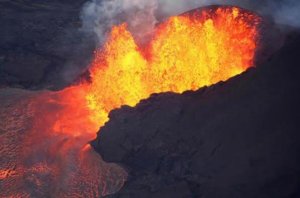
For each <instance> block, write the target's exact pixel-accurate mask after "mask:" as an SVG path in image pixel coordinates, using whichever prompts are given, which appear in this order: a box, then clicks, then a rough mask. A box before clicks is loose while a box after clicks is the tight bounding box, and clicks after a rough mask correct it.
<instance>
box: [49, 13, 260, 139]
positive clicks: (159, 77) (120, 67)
mask: <svg viewBox="0 0 300 198" xmlns="http://www.w3.org/2000/svg"><path fill="white" fill-rule="evenodd" d="M259 21H260V19H259V17H257V16H255V15H254V14H251V13H249V12H245V11H242V10H241V9H239V8H236V7H220V8H217V9H214V8H207V9H205V10H196V11H194V12H193V13H188V14H184V15H182V16H176V17H171V18H169V19H168V20H167V21H165V22H164V23H162V24H160V25H159V26H158V27H157V28H156V30H155V32H154V33H153V37H152V39H151V41H150V42H149V43H148V44H146V46H138V44H137V42H136V41H135V39H134V37H133V35H132V34H131V33H130V32H129V31H128V29H127V25H126V24H122V25H119V26H115V27H113V28H112V31H111V34H110V36H109V38H108V40H107V42H106V43H105V45H104V47H103V49H101V50H98V51H97V52H96V54H95V59H94V61H93V63H92V66H91V69H90V72H91V77H92V83H90V84H88V83H86V84H82V85H79V86H76V87H72V88H69V89H66V90H64V91H62V92H61V97H62V98H61V100H60V101H62V102H61V103H62V109H61V111H60V112H59V113H58V114H57V122H56V123H55V125H54V130H55V131H60V132H63V133H72V134H75V135H79V134H82V133H93V134H94V133H95V131H97V130H98V129H99V127H101V126H103V125H104V124H105V122H107V121H108V119H109V118H108V114H109V112H110V111H111V110H113V109H116V108H119V107H121V106H122V105H129V106H135V105H136V104H137V103H138V102H139V101H140V100H141V99H146V98H148V97H149V96H150V95H151V94H153V93H162V92H169V91H170V92H175V93H182V92H184V91H187V90H197V89H199V88H201V87H203V86H209V85H212V84H215V83H217V82H219V81H225V80H227V79H229V78H231V77H233V76H236V75H238V74H240V73H242V72H244V71H245V70H246V69H247V68H249V67H251V66H252V65H253V63H254V57H255V52H256V47H257V40H258V39H257V38H258V24H259Z"/></svg>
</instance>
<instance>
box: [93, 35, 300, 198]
mask: <svg viewBox="0 0 300 198" xmlns="http://www.w3.org/2000/svg"><path fill="white" fill-rule="evenodd" d="M288 40H289V41H288V42H287V43H286V44H285V46H284V47H283V48H282V49H281V50H280V51H279V52H277V53H276V54H274V55H273V56H272V57H271V58H270V60H269V61H268V62H266V63H265V64H262V65H261V66H258V67H257V68H255V69H251V70H249V71H247V72H246V73H244V74H242V75H240V76H238V77H235V78H233V79H231V80H229V81H227V82H225V83H219V84H217V85H215V86H212V87H209V88H203V89H200V90H199V91H196V92H186V93H184V94H182V95H178V94H172V93H166V94H159V95H153V96H152V97H151V98H150V99H148V100H144V101H142V102H141V103H140V104H138V105H137V106H136V107H135V108H130V107H123V108H121V109H119V110H116V111H113V112H112V113H111V114H110V121H109V122H108V123H107V124H106V126H105V127H103V128H102V129H101V133H99V134H98V138H97V139H96V140H95V141H94V142H92V145H93V146H94V148H95V149H96V150H97V151H98V152H99V153H100V154H101V155H102V156H103V158H104V159H105V160H106V161H109V162H117V163H120V164H122V165H123V166H124V167H126V168H127V169H128V171H129V174H130V177H129V180H128V181H127V183H126V184H125V186H124V187H123V189H122V190H121V191H120V192H119V193H117V194H116V195H112V196H111V197H118V198H125V197H130V198H135V197H136V198H141V197H143V198H147V197H155V198H158V197H162V198H166V197H172V198H177V197H178V198H185V197H206V198H234V197H242V198H253V197H255V198H283V197H285V198H296V197H300V191H299V187H300V155H299V152H300V134H299V132H300V127H299V110H300V108H299V107H300V104H299V101H300V97H299V96H300V95H299V90H300V82H299V81H300V78H299V75H300V36H299V34H298V33H297V34H294V35H292V36H291V38H289V39H288Z"/></svg>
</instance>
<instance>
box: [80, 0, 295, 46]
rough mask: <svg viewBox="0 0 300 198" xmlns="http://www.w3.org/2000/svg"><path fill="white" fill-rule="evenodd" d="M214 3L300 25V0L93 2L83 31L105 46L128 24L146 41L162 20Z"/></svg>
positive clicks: (85, 12) (85, 15)
mask: <svg viewBox="0 0 300 198" xmlns="http://www.w3.org/2000/svg"><path fill="white" fill-rule="evenodd" d="M213 4H221V5H236V6H240V7H243V8H246V9H249V10H252V11H255V12H257V13H259V14H261V15H266V16H270V17H272V18H273V19H274V21H275V22H276V23H279V24H283V25H288V26H294V27H299V26H300V20H299V18H300V12H299V10H300V1H296V0H283V1H279V0H275V1H274V0H266V1H258V0H244V1H240V0H198V1H197V0H151V1H149V0H91V1H89V2H87V3H86V4H85V5H84V7H83V9H82V13H81V19H82V22H83V27H82V30H83V31H86V32H89V33H91V32H92V33H94V35H96V38H97V40H98V44H100V45H101V44H102V43H103V42H104V40H105V38H106V35H107V32H109V30H110V28H111V27H112V26H113V25H116V24H120V23H123V22H126V23H128V26H129V29H130V30H131V32H133V33H134V36H135V37H136V38H137V39H138V40H142V39H143V37H145V35H148V34H150V33H151V32H152V30H153V28H154V27H155V24H156V23H157V22H158V21H160V20H161V19H163V18H165V17H168V16H170V15H177V14H180V13H182V12H185V11H188V10H191V9H194V8H197V7H201V6H208V5H213Z"/></svg>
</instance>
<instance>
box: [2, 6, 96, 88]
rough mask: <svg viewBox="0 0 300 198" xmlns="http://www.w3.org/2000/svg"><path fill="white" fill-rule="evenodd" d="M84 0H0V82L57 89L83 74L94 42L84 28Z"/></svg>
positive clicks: (25, 86)
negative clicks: (81, 28) (69, 68)
mask: <svg viewBox="0 0 300 198" xmlns="http://www.w3.org/2000/svg"><path fill="white" fill-rule="evenodd" d="M84 2H86V1H85V0H75V1H70V0H62V1H58V0H51V1H50V0H46V1H39V0H15V1H0V10H1V12H0V24H1V31H0V84H1V85H9V86H18V87H24V88H45V87H47V88H48V87H49V88H53V89H58V88H60V87H63V86H64V85H66V84H67V83H70V81H72V79H73V78H75V77H77V76H78V75H79V74H80V73H81V72H83V71H84V67H85V66H86V65H88V64H87V62H88V61H89V58H90V57H91V55H92V51H93V49H94V44H95V42H94V40H92V39H91V38H92V37H91V36H90V37H89V36H88V35H85V34H83V33H82V32H80V31H79V27H80V25H81V22H80V18H79V16H80V14H79V13H80V11H81V7H82V5H83V3H84ZM79 55H80V56H79ZM70 66H72V68H73V73H75V74H69V75H68V76H66V75H65V74H64V71H65V70H67V69H68V68H67V67H70ZM74 70H75V71H74ZM72 75H73V76H72Z"/></svg>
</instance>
